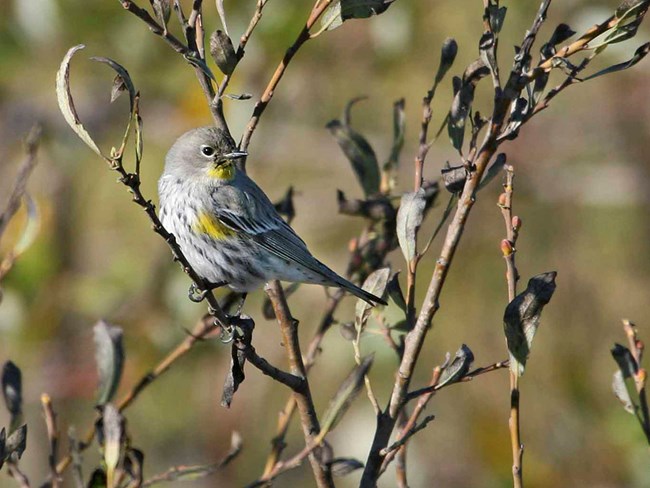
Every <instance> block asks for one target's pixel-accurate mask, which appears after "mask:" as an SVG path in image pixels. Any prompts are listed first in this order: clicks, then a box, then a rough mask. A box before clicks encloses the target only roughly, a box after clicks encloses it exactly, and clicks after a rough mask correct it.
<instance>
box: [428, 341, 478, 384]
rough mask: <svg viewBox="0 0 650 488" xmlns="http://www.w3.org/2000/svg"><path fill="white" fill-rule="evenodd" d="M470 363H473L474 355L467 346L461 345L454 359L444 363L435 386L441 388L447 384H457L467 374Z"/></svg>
mask: <svg viewBox="0 0 650 488" xmlns="http://www.w3.org/2000/svg"><path fill="white" fill-rule="evenodd" d="M472 362H474V353H473V352H472V350H471V349H470V348H469V347H468V346H467V345H465V344H463V345H461V346H460V348H459V349H458V351H456V355H455V356H454V359H453V360H451V362H449V361H447V362H446V363H447V364H446V366H445V367H444V369H443V371H442V373H441V374H440V379H439V380H438V383H437V385H436V386H437V387H438V388H442V387H443V386H445V385H447V384H450V383H455V382H457V381H458V380H460V379H461V378H462V377H463V376H465V375H466V374H467V372H468V371H469V368H470V366H471V365H472Z"/></svg>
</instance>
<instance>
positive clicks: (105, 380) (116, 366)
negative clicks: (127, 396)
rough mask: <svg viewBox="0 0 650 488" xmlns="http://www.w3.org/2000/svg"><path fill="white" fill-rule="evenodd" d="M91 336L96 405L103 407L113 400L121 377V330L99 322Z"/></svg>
mask: <svg viewBox="0 0 650 488" xmlns="http://www.w3.org/2000/svg"><path fill="white" fill-rule="evenodd" d="M93 335H94V339H95V360H96V362H97V373H98V375H99V384H98V387H97V404H98V405H104V404H105V403H108V402H110V401H111V399H112V398H113V395H114V394H115V392H116V391H117V387H118V386H119V384H120V379H121V377H122V368H123V366H124V346H123V344H122V328H121V327H118V326H116V325H111V324H109V323H108V322H105V321H103V320H100V321H99V322H97V324H95V326H94V327H93Z"/></svg>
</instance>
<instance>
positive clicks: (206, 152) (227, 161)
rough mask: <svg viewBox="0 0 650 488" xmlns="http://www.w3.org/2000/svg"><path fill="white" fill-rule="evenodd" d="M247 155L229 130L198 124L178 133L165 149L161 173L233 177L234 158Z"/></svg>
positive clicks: (215, 178) (228, 178)
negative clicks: (177, 136)
mask: <svg viewBox="0 0 650 488" xmlns="http://www.w3.org/2000/svg"><path fill="white" fill-rule="evenodd" d="M246 155H247V153H246V152H244V151H239V150H238V149H237V146H236V144H235V141H233V140H232V137H230V134H228V133H227V132H226V131H224V130H222V129H218V128H216V127H201V128H198V129H193V130H191V131H189V132H186V133H185V134H183V135H182V136H180V137H179V138H178V139H177V140H176V142H175V143H174V145H173V146H172V147H171V149H170V150H169V152H168V153H167V157H166V159H165V174H166V175H170V176H174V177H177V178H183V179H196V178H206V177H207V178H210V179H213V180H215V181H216V182H217V183H218V182H224V181H230V180H232V179H233V178H234V177H235V174H236V172H237V168H236V165H235V162H236V161H237V159H239V158H243V157H245V156H246Z"/></svg>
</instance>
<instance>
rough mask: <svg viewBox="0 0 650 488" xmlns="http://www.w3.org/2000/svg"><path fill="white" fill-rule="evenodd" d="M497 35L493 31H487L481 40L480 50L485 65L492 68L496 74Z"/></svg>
mask: <svg viewBox="0 0 650 488" xmlns="http://www.w3.org/2000/svg"><path fill="white" fill-rule="evenodd" d="M495 46H496V37H495V36H494V33H493V32H489V31H488V32H485V33H484V34H483V35H482V36H481V39H480V40H479V46H478V47H479V52H480V54H481V59H482V60H483V62H484V63H485V65H486V66H487V67H488V68H490V71H491V72H492V73H493V74H494V73H496V72H497V71H498V67H497V60H496V53H495Z"/></svg>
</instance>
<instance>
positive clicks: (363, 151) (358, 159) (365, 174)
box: [326, 120, 380, 196]
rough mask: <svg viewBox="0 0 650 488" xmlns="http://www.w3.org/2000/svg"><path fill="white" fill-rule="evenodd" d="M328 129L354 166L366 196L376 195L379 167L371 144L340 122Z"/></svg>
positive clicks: (328, 126) (332, 124) (333, 122)
mask: <svg viewBox="0 0 650 488" xmlns="http://www.w3.org/2000/svg"><path fill="white" fill-rule="evenodd" d="M326 127H327V129H328V130H329V131H330V133H331V134H332V135H333V136H334V139H336V142H337V143H338V145H339V146H340V148H341V149H342V150H343V153H344V154H345V155H346V157H347V158H348V160H349V161H350V163H351V164H352V169H353V170H354V173H355V175H356V176H357V179H358V180H359V183H360V184H361V187H362V188H363V191H364V193H365V195H366V196H370V195H374V194H376V193H377V192H378V191H379V181H380V175H379V165H378V163H377V156H376V155H375V151H374V150H373V149H372V146H370V143H368V141H367V140H366V139H365V137H363V136H362V135H361V134H359V133H358V132H357V131H355V130H354V129H352V127H350V126H349V125H345V124H343V123H342V122H341V121H340V120H332V121H331V122H329V123H328V124H327V126H326Z"/></svg>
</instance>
